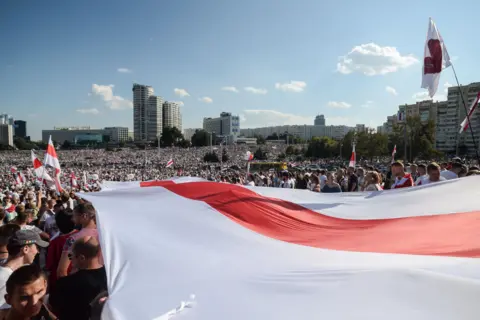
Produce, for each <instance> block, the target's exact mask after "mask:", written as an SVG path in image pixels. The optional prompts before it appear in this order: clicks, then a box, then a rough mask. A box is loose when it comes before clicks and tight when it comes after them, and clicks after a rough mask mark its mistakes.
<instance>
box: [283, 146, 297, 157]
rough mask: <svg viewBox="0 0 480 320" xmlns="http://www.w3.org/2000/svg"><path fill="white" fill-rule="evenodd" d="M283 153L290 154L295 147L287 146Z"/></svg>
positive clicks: (293, 151)
mask: <svg viewBox="0 0 480 320" xmlns="http://www.w3.org/2000/svg"><path fill="white" fill-rule="evenodd" d="M285 153H286V154H287V155H292V154H294V153H295V149H294V148H293V146H288V147H287V149H285Z"/></svg>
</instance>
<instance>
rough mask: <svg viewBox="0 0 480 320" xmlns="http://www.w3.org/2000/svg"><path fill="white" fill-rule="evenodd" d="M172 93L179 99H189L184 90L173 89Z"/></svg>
mask: <svg viewBox="0 0 480 320" xmlns="http://www.w3.org/2000/svg"><path fill="white" fill-rule="evenodd" d="M173 92H175V94H176V95H177V96H180V97H182V98H183V97H190V93H188V92H187V90H185V89H179V88H175V89H173Z"/></svg>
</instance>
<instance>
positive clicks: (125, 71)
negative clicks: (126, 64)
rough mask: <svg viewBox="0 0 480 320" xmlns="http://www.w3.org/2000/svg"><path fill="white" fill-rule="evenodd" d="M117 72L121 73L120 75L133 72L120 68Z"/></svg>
mask: <svg viewBox="0 0 480 320" xmlns="http://www.w3.org/2000/svg"><path fill="white" fill-rule="evenodd" d="M117 72H120V73H132V70H130V69H128V68H118V69H117Z"/></svg>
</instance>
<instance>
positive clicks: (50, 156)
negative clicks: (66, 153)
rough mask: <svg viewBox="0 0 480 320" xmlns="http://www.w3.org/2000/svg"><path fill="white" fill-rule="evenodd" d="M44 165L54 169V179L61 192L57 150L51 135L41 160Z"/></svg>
mask: <svg viewBox="0 0 480 320" xmlns="http://www.w3.org/2000/svg"><path fill="white" fill-rule="evenodd" d="M43 163H44V165H45V166H47V165H48V166H50V167H52V168H54V169H55V175H54V177H53V178H54V181H55V186H56V187H57V191H58V192H63V188H62V185H61V184H60V172H61V171H62V170H61V168H60V162H59V161H58V156H57V151H56V150H55V146H54V145H53V141H52V136H50V138H49V139H48V146H47V152H46V153H45V160H44V161H43Z"/></svg>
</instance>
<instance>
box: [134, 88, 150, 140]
mask: <svg viewBox="0 0 480 320" xmlns="http://www.w3.org/2000/svg"><path fill="white" fill-rule="evenodd" d="M132 91H133V136H134V140H135V141H146V140H148V128H147V123H148V99H149V98H150V96H152V95H153V88H152V87H151V86H146V85H142V84H137V83H135V84H133V88H132Z"/></svg>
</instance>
